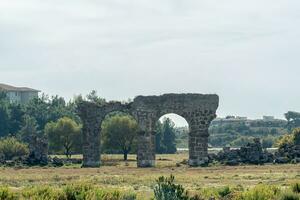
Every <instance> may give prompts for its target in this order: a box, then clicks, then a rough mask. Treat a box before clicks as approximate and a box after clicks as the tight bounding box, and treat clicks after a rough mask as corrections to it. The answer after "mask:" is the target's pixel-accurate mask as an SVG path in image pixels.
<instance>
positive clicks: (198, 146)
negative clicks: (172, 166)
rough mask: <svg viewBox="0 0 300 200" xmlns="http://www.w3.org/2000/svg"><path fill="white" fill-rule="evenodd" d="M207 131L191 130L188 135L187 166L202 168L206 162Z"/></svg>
mask: <svg viewBox="0 0 300 200" xmlns="http://www.w3.org/2000/svg"><path fill="white" fill-rule="evenodd" d="M207 148H208V129H207V130H191V132H190V134H189V165H190V166H192V167H197V166H202V165H204V164H206V163H207V162H208V152H207Z"/></svg>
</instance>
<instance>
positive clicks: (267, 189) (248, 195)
mask: <svg viewBox="0 0 300 200" xmlns="http://www.w3.org/2000/svg"><path fill="white" fill-rule="evenodd" d="M279 193H280V190H279V189H278V188H277V187H275V186H268V185H257V186H255V187H254V188H251V189H249V190H248V191H245V192H241V193H239V194H238V195H237V196H235V198H234V199H235V200H270V199H276V197H278V194H279Z"/></svg>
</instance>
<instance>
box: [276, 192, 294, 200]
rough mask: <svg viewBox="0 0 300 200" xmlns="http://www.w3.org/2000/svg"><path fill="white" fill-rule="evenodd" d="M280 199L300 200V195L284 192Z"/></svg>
mask: <svg viewBox="0 0 300 200" xmlns="http://www.w3.org/2000/svg"><path fill="white" fill-rule="evenodd" d="M279 200H299V195H298V194H295V193H293V192H284V193H282V194H281V195H280V198H279Z"/></svg>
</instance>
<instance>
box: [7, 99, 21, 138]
mask: <svg viewBox="0 0 300 200" xmlns="http://www.w3.org/2000/svg"><path fill="white" fill-rule="evenodd" d="M8 109H9V133H10V134H11V135H13V136H16V135H17V133H18V132H19V131H20V130H21V128H22V123H23V116H24V114H25V113H24V110H23V107H22V106H21V105H20V104H9V107H8Z"/></svg>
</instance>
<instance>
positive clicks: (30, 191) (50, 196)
mask: <svg viewBox="0 0 300 200" xmlns="http://www.w3.org/2000/svg"><path fill="white" fill-rule="evenodd" d="M22 197H23V198H24V199H30V200H39V199H47V200H66V196H65V194H64V193H63V191H62V190H60V189H58V188H55V187H49V186H37V187H29V188H25V189H24V190H23V191H22Z"/></svg>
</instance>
